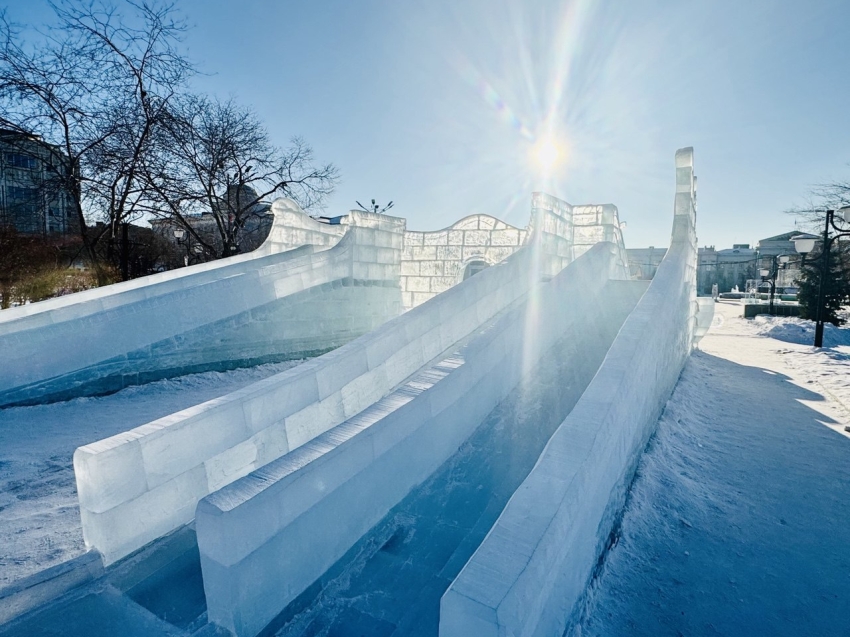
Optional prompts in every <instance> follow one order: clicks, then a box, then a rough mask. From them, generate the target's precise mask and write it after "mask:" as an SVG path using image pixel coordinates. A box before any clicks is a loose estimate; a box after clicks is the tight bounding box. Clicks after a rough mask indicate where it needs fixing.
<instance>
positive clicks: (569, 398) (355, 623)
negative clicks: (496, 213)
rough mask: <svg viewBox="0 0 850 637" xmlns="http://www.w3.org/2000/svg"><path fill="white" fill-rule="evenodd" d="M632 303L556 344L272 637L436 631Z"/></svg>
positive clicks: (383, 636)
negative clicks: (601, 329) (443, 602)
mask: <svg viewBox="0 0 850 637" xmlns="http://www.w3.org/2000/svg"><path fill="white" fill-rule="evenodd" d="M632 306H633V303H632V302H629V300H628V299H624V302H623V303H621V304H620V306H619V307H617V308H616V311H615V312H612V315H611V316H609V317H606V318H607V320H606V321H605V322H604V323H605V324H606V325H608V326H609V329H608V332H609V333H608V334H606V338H604V339H593V341H592V342H581V343H577V342H575V341H574V340H570V341H561V342H559V343H558V344H557V345H556V346H555V347H553V348H552V350H550V352H549V353H548V354H547V355H546V356H545V357H544V359H543V360H542V361H541V364H540V365H539V366H537V367H536V368H535V369H534V373H533V375H532V377H531V378H529V379H527V380H526V382H524V383H522V384H521V385H520V386H519V387H517V388H516V389H515V390H514V391H513V392H512V393H511V395H510V396H509V397H508V399H507V400H505V401H503V403H502V404H501V405H500V406H499V407H498V408H497V409H495V410H494V411H493V412H492V413H491V414H490V415H489V416H488V418H487V419H486V420H485V421H484V423H483V424H482V425H481V427H480V428H479V429H478V430H477V431H476V433H475V434H474V435H473V436H472V438H470V439H469V440H468V441H467V443H466V444H464V445H463V447H461V449H460V450H459V451H458V452H457V453H456V454H455V455H454V456H453V457H452V458H451V459H450V460H449V461H448V462H446V463H445V464H444V465H443V466H442V467H441V468H440V469H439V470H438V471H437V472H436V473H435V474H434V475H432V476H431V478H430V479H429V480H428V481H427V482H425V483H424V484H422V485H420V486H419V487H418V488H416V489H415V490H414V491H413V492H412V493H411V494H410V495H408V496H407V497H406V498H405V499H404V500H403V501H402V502H401V503H400V504H398V505H397V506H396V507H395V508H394V509H393V510H392V511H390V513H389V514H388V515H387V516H386V517H385V518H384V519H383V520H382V521H381V522H380V523H379V524H378V525H376V526H375V527H374V528H373V529H372V531H370V532H369V533H368V534H367V535H366V536H365V537H364V538H362V539H361V540H360V542H358V543H357V544H356V545H355V546H354V547H353V548H352V549H351V550H350V551H349V552H348V553H347V554H346V555H345V556H344V557H343V558H342V559H341V560H339V561H338V562H337V563H336V564H335V565H334V566H333V567H332V568H331V569H330V570H329V571H328V573H326V574H325V576H323V577H322V578H321V580H320V581H319V582H317V583H316V584H314V586H313V587H311V588H310V589H308V590H307V591H306V592H305V593H304V594H302V595H301V596H300V598H298V599H297V600H296V601H295V602H293V603H292V604H291V605H290V607H289V608H288V609H287V610H286V611H284V613H283V614H282V615H281V616H280V617H279V618H278V620H277V621H276V622H273V623H272V626H271V627H272V629H275V628H277V629H278V632H277V633H276V634H277V635H278V637H296V636H297V637H308V636H309V637H312V636H314V635H335V636H339V637H343V636H346V637H347V636H350V637H354V636H357V635H369V636H370V637H372V636H374V637H386V636H389V635H392V636H394V637H401V636H411V637H412V636H422V637H426V636H427V637H434V636H436V635H437V632H438V621H439V608H440V598H441V597H442V595H443V593H444V592H445V590H446V589H447V588H448V586H449V584H451V582H452V580H453V579H454V578H455V577H456V576H457V574H458V573H459V572H460V570H461V568H463V565H464V564H465V563H466V562H467V561H468V560H469V558H470V557H471V556H472V554H473V553H474V552H475V549H477V548H478V545H479V544H480V543H481V541H482V540H483V539H484V536H485V535H486V534H487V532H488V531H489V530H490V528H491V527H492V525H493V523H494V522H495V521H496V519H497V518H498V516H499V514H500V513H501V512H502V509H503V508H504V506H505V504H506V503H507V501H508V499H509V498H510V497H511V495H512V494H513V493H514V491H515V490H516V489H517V487H518V486H519V485H520V484H521V483H522V481H523V479H525V477H526V476H527V475H528V472H529V471H530V470H531V468H532V467H533V466H534V463H535V462H536V460H537V458H538V457H539V456H540V453H541V451H542V449H543V447H544V446H545V444H546V442H547V441H548V440H549V438H550V436H551V435H552V432H553V431H554V430H555V429H556V428H557V427H558V425H559V424H560V423H561V422H562V421H563V419H564V417H565V416H566V414H567V413H569V411H570V409H572V407H573V406H574V405H575V403H576V401H578V399H579V398H580V397H581V394H582V392H583V391H584V389H585V387H586V386H587V384H588V383H589V382H590V380H591V378H592V377H593V373H594V371H595V370H596V369H597V367H598V366H599V364H601V362H602V359H603V358H604V356H605V354H606V352H607V351H608V348H609V346H610V343H611V341H612V340H613V339H614V337H615V336H616V333H617V330H618V328H619V326H620V325H621V324H622V322H623V320H625V318H626V316H627V315H628V312H629V311H630V309H631V308H632ZM616 313H619V314H618V315H616V316H615V315H613V314H616Z"/></svg>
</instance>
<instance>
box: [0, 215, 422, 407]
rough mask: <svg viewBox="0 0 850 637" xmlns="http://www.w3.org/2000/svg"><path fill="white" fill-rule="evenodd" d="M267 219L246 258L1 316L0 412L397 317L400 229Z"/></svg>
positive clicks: (397, 223)
mask: <svg viewBox="0 0 850 637" xmlns="http://www.w3.org/2000/svg"><path fill="white" fill-rule="evenodd" d="M272 212H273V214H274V222H273V224H272V228H271V230H270V233H269V236H268V238H267V239H266V241H265V242H264V243H263V245H262V246H261V247H260V248H258V249H257V250H256V251H254V252H251V253H248V254H244V255H238V256H234V257H230V258H227V259H222V260H219V261H214V262H211V263H205V264H201V265H195V266H191V267H187V268H182V269H179V270H173V271H170V272H163V273H161V274H155V275H152V276H148V277H143V278H141V279H135V280H133V281H127V282H124V283H118V284H116V285H110V286H107V287H104V288H98V289H93V290H87V291H85V292H81V293H78V294H71V295H68V296H65V297H59V298H56V299H50V300H47V301H42V302H40V303H33V304H31V305H25V306H22V307H17V308H12V309H9V310H4V311H3V312H0V351H2V352H3V358H4V361H3V365H2V366H0V407H3V406H9V405H17V404H37V403H40V402H49V401H53V400H64V399H67V398H71V397H75V396H81V395H94V394H101V393H108V392H110V391H115V390H117V389H120V388H122V387H124V386H127V385H132V384H138V383H143V382H148V381H151V380H156V379H159V378H166V377H170V376H178V375H182V374H185V373H190V372H197V371H207V370H212V369H224V368H232V367H236V366H246V365H253V364H258V363H264V362H273V361H280V360H286V359H293V358H302V357H304V356H309V355H316V354H319V353H322V352H325V351H328V350H330V349H333V348H334V347H338V346H339V345H342V344H343V343H345V342H347V341H349V340H351V339H352V338H354V337H356V336H359V335H360V334H363V333H365V332H368V331H370V330H371V329H373V328H375V327H377V326H378V325H380V324H382V323H384V322H385V321H387V320H388V319H390V318H392V317H394V316H397V315H398V314H399V313H400V312H401V309H402V306H401V294H400V291H399V289H398V277H399V257H400V254H401V249H402V241H403V233H404V226H405V222H404V220H403V219H398V218H395V217H388V216H386V215H376V214H370V213H367V212H352V213H351V214H350V215H349V217H348V220H349V224H348V225H329V224H323V223H319V222H318V221H316V220H314V219H312V218H310V217H309V216H307V215H306V214H305V213H304V212H303V211H302V210H301V209H300V208H299V207H298V205H297V204H296V203H295V202H293V201H292V200H288V199H280V200H277V201H275V202H274V204H273V205H272Z"/></svg>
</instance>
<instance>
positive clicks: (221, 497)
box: [196, 243, 622, 637]
mask: <svg viewBox="0 0 850 637" xmlns="http://www.w3.org/2000/svg"><path fill="white" fill-rule="evenodd" d="M616 253H617V251H616V247H615V246H614V245H612V244H608V243H603V244H599V245H598V246H596V247H595V248H593V249H592V250H591V251H589V252H588V253H586V254H585V255H584V256H583V257H582V258H581V259H579V260H578V261H576V262H574V263H572V264H571V265H569V266H568V267H567V268H566V269H565V270H563V271H561V272H560V274H558V275H556V276H555V278H554V279H552V280H551V281H550V282H549V283H547V284H544V285H542V286H540V287H537V286H535V287H534V288H532V289H530V290H529V288H528V287H525V288H524V290H523V292H528V294H523V295H522V300H520V301H517V303H516V304H514V306H513V307H512V308H511V309H508V310H506V312H504V313H502V314H501V315H500V316H499V318H498V319H497V320H496V321H495V323H494V324H493V325H492V326H490V327H488V328H487V329H486V330H484V331H483V333H481V334H480V335H478V336H477V337H476V338H474V339H473V340H472V341H471V342H470V343H469V344H468V345H467V346H465V347H463V348H462V349H461V350H460V351H459V352H457V353H452V354H449V355H447V356H444V357H442V358H440V359H439V360H438V361H437V362H436V363H435V364H432V365H430V366H427V367H426V368H425V369H423V370H421V371H420V373H419V374H417V375H416V376H414V377H413V378H412V379H411V380H410V381H409V382H407V383H406V384H404V385H402V386H401V387H399V388H398V389H396V390H395V391H394V392H392V393H390V394H389V395H388V396H386V397H385V398H383V399H382V400H379V401H378V402H376V403H375V404H373V405H372V406H370V407H369V408H368V409H366V410H365V411H363V412H361V413H359V414H358V415H356V416H355V417H353V418H348V419H347V420H346V421H345V422H344V423H342V424H340V425H338V426H336V427H334V428H333V429H331V430H329V431H327V432H326V433H324V434H323V435H321V436H318V437H317V438H315V439H314V440H312V441H311V442H309V443H308V444H306V445H304V446H302V447H300V448H299V449H297V450H295V451H294V452H292V453H289V454H287V455H285V456H283V457H281V458H280V459H278V460H276V461H274V462H272V463H270V464H268V465H266V466H265V467H263V468H262V469H259V470H256V471H254V472H252V473H251V474H249V475H248V476H246V477H244V478H241V479H240V480H237V481H236V482H234V483H232V484H230V485H229V486H227V487H224V488H222V489H220V490H219V491H217V492H215V493H213V494H211V495H210V496H208V497H206V498H204V499H203V500H202V501H201V502H200V503H199V505H198V510H197V516H196V529H197V533H198V546H199V549H200V553H201V564H202V569H203V576H204V588H205V592H206V596H207V608H208V613H209V618H210V621H212V622H214V623H216V624H218V625H220V626H223V627H226V628H227V629H229V630H230V631H232V632H233V633H235V634H236V635H238V636H240V637H242V636H252V635H255V634H257V633H258V632H260V630H262V629H263V627H264V626H266V625H267V624H268V622H270V621H271V620H272V619H273V618H274V617H275V616H276V615H277V614H278V613H280V612H281V611H282V610H283V609H284V608H285V607H286V605H287V604H288V603H289V602H291V601H292V600H293V599H294V598H295V597H296V596H297V595H298V594H300V593H301V592H302V591H304V590H305V589H306V588H307V587H308V586H310V585H311V584H312V583H313V582H314V581H315V580H317V579H318V578H319V577H320V576H321V575H322V574H323V573H324V572H325V571H326V570H327V569H328V568H329V567H330V566H331V565H332V564H333V563H334V562H335V561H336V560H337V559H339V558H340V557H341V556H342V555H343V554H344V553H345V552H346V551H347V550H348V549H349V548H350V547H351V546H352V545H353V544H354V543H355V542H357V540H358V539H359V538H360V537H361V536H362V535H363V534H364V533H365V532H367V531H368V530H369V529H370V528H371V527H372V526H373V525H374V524H375V523H377V522H378V521H379V520H380V519H381V518H382V517H383V516H384V515H385V514H386V513H387V511H389V509H390V508H392V507H393V506H394V505H395V504H397V503H398V502H399V501H400V500H401V499H402V498H403V497H404V496H405V495H406V494H407V493H408V492H409V491H410V490H411V489H412V488H413V487H414V486H415V485H417V484H419V483H421V482H422V481H423V480H425V479H426V478H427V477H428V476H429V475H431V474H432V473H433V472H434V471H435V470H436V469H437V468H438V467H439V466H440V465H441V464H442V463H443V462H444V461H445V460H446V459H447V458H449V457H450V456H451V455H452V454H453V453H454V452H456V451H457V449H458V448H459V447H460V445H461V444H462V443H463V442H464V441H465V440H466V439H467V438H468V437H469V436H470V435H471V434H472V433H473V432H474V431H475V430H476V428H477V427H478V426H479V425H480V423H481V422H482V421H483V420H484V418H485V417H486V416H487V415H488V414H489V413H490V412H491V411H492V410H493V409H494V407H496V405H498V404H499V403H500V402H501V401H502V400H503V399H504V398H505V396H507V395H508V394H509V393H510V391H511V390H512V389H513V388H514V387H515V386H516V385H517V383H518V382H519V381H520V379H521V378H522V376H523V375H524V374H525V373H528V372H529V371H530V370H531V369H533V368H534V366H535V365H536V363H537V361H538V359H539V358H540V357H541V356H542V354H543V353H544V352H545V351H547V350H548V349H549V348H550V347H551V346H552V344H553V343H554V342H555V341H556V340H558V339H561V338H564V337H567V338H575V339H579V338H582V337H583V335H584V332H585V330H584V329H583V326H584V325H585V323H586V321H587V320H588V318H589V317H593V316H595V315H602V316H601V317H600V319H603V318H604V315H605V307H606V301H605V298H604V297H603V290H604V289H605V288H604V284H605V283H606V282H607V281H608V280H609V279H610V278H612V277H613V276H615V275H616V274H618V273H621V272H622V264H621V263H620V262H619V260H618V259H617V257H616ZM522 254H523V253H522V252H520V253H517V254H516V255H515V257H518V256H520V255H522ZM515 257H513V258H515ZM524 267H527V264H524ZM500 269H502V267H499V266H497V267H494V268H489V269H488V270H485V271H483V272H482V273H480V274H478V275H476V276H475V277H473V278H472V279H469V280H467V281H466V282H464V283H463V284H461V285H459V286H457V287H455V288H453V289H451V290H449V291H448V292H446V293H444V294H442V295H440V296H438V297H436V298H435V299H433V300H431V301H428V302H427V303H425V304H424V305H422V306H420V307H419V308H417V309H416V310H413V312H417V311H418V310H422V311H425V310H431V318H430V319H429V321H431V320H436V319H438V318H439V320H436V322H434V323H433V329H434V330H435V332H434V333H435V335H436V333H438V332H442V330H443V329H444V327H449V326H444V325H443V324H442V323H443V322H445V321H450V320H451V319H452V317H453V316H454V312H452V311H450V310H449V307H445V308H443V307H442V306H444V305H446V304H445V299H446V298H448V296H449V295H452V294H455V295H461V294H466V293H468V290H469V289H474V286H475V285H476V284H477V283H478V282H479V281H480V282H483V281H484V280H486V278H487V277H489V278H491V279H493V280H496V281H498V282H499V284H500V286H501V287H505V286H507V285H509V284H510V282H509V281H508V280H507V279H506V277H504V276H502V275H501V274H500V273H499V270H500ZM519 296H520V295H516V297H515V298H519ZM618 301H619V299H611V300H610V302H612V303H615V302H618ZM434 309H438V310H440V311H433V310H434ZM413 312H411V313H413ZM423 314H424V312H423ZM491 316H492V314H491ZM481 318H483V317H481V316H479V320H477V321H476V322H475V323H476V326H478V325H480V324H481V323H483V322H484V321H482V320H480V319H481ZM465 322H467V323H469V320H468V319H467V320H465ZM380 332H381V333H383V332H384V330H381V331H380ZM447 343H448V341H444V342H443V344H447ZM353 345H354V343H352V344H351V345H350V346H353ZM350 346H349V347H350ZM440 347H441V346H437V345H434V346H433V347H432V350H431V351H432V353H434V354H437V353H439V351H440ZM427 358H428V356H426V357H425V359H426V360H427ZM470 634H471V633H470Z"/></svg>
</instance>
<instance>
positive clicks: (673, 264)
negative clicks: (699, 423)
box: [440, 149, 696, 637]
mask: <svg viewBox="0 0 850 637" xmlns="http://www.w3.org/2000/svg"><path fill="white" fill-rule="evenodd" d="M694 224H695V203H694V177H693V151H692V149H683V150H680V151H679V152H677V153H676V201H675V216H674V223H673V237H672V245H671V249H670V250H669V251H668V253H667V256H666V257H665V258H664V261H663V262H662V264H661V266H660V267H659V269H658V272H657V274H656V276H655V278H654V279H653V281H652V283H651V285H650V287H649V289H648V290H647V292H646V294H644V296H643V298H642V299H641V300H640V301H639V303H638V305H637V307H636V308H635V310H634V311H633V312H632V314H631V315H630V316H629V317H628V319H627V320H626V322H625V323H624V324H623V327H622V329H621V331H620V333H619V334H618V336H617V338H616V339H615V341H614V343H613V345H612V346H611V349H610V350H609V352H608V355H607V356H606V358H605V361H604V362H603V364H602V366H601V367H600V369H599V372H598V373H597V375H596V377H595V378H594V379H593V381H592V382H591V384H590V386H589V387H588V388H587V390H586V391H585V393H584V394H583V396H582V398H581V399H580V400H579V402H578V404H577V405H576V407H575V408H574V409H573V411H572V412H571V413H570V415H569V416H568V417H567V418H566V419H565V420H564V422H563V423H562V424H561V425H560V427H559V428H558V429H557V431H556V432H555V434H554V435H553V437H552V438H551V440H550V441H549V443H548V444H547V446H546V448H545V449H544V451H543V453H542V454H541V456H540V459H539V460H538V462H537V464H536V465H535V467H534V469H533V470H532V472H531V473H530V474H529V476H528V478H527V479H526V480H525V481H524V482H523V484H522V485H521V487H520V488H519V489H518V490H517V491H516V493H515V494H514V495H513V497H512V498H511V500H510V501H509V502H508V505H507V507H506V508H505V510H504V511H503V512H502V515H501V516H500V517H499V519H498V521H497V522H496V524H495V526H494V527H493V528H492V529H491V531H490V533H489V534H488V535H487V537H486V538H485V540H484V542H483V543H482V544H481V546H480V547H479V548H478V550H477V551H476V553H475V554H474V555H473V556H472V558H471V559H470V560H469V562H468V563H467V564H466V566H465V567H464V569H463V570H462V571H461V573H460V575H458V577H457V578H456V579H455V581H454V582H453V583H452V585H451V586H450V587H449V589H448V591H446V593H445V594H444V595H443V598H442V600H441V604H440V636H441V637H468V636H469V635H476V636H477V637H490V636H492V637H497V636H498V637H506V636H512V637H519V636H523V637H538V636H539V637H543V636H546V637H549V636H551V635H560V634H562V633H563V632H564V630H565V628H566V626H567V625H568V622H569V621H571V615H573V614H574V613H575V612H576V610H577V607H578V602H579V601H580V600H581V598H582V596H583V594H584V591H585V589H586V586H587V583H588V581H589V578H590V576H591V574H592V570H593V568H594V565H595V564H596V562H597V559H598V557H599V555H600V554H601V552H602V550H604V546H605V542H606V540H607V538H608V535H609V534H610V532H611V529H612V528H613V524H614V521H615V518H616V515H617V514H618V513H619V511H620V510H621V509H622V506H623V504H624V502H625V496H626V491H627V488H628V484H629V483H630V480H631V477H632V475H633V473H634V469H635V467H636V465H637V460H638V458H639V456H640V453H641V451H642V450H643V448H644V447H645V445H646V442H647V440H648V439H649V437H650V436H651V434H652V432H653V431H654V428H655V424H656V422H657V419H658V417H659V415H660V413H661V410H662V408H663V406H664V404H665V402H666V401H667V399H668V397H669V395H670V393H671V392H672V390H673V387H674V386H675V384H676V381H677V379H678V377H679V374H680V372H681V369H682V366H683V365H684V363H685V360H686V359H687V357H688V355H689V353H690V351H691V347H692V342H693V339H694V325H695V321H696V318H695V317H696V294H695V280H696V237H695V233H694Z"/></svg>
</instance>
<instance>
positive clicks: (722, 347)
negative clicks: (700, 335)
mask: <svg viewBox="0 0 850 637" xmlns="http://www.w3.org/2000/svg"><path fill="white" fill-rule="evenodd" d="M717 310H718V313H717V316H716V320H715V325H714V327H713V328H712V330H711V331H710V332H709V334H708V335H707V336H706V338H705V339H704V340H703V341H702V343H701V344H700V348H701V350H702V351H699V352H695V353H694V355H693V356H692V357H691V359H690V360H689V361H688V363H687V364H686V366H685V369H684V371H683V373H682V377H681V379H680V381H679V384H678V385H677V387H676V389H675V391H674V394H673V396H672V398H671V400H670V402H669V403H668V405H667V407H666V409H665V412H664V414H663V416H662V418H661V419H660V422H659V426H658V432H657V434H656V436H655V437H654V438H653V439H652V441H651V442H650V445H649V447H648V449H647V452H646V454H645V455H644V457H643V458H642V459H641V463H640V466H639V468H638V474H637V477H636V479H635V482H634V484H633V485H632V488H631V491H630V495H629V500H628V503H627V506H626V509H625V512H624V515H623V518H622V523H621V526H620V528H619V533H618V541H617V544H616V545H615V546H614V548H613V549H612V550H611V551H610V552H609V553H608V555H607V556H606V559H605V561H604V565H603V567H602V569H601V571H600V573H599V574H598V576H597V579H596V580H595V581H594V583H593V585H592V587H591V589H590V591H589V595H588V600H587V604H586V606H585V608H584V616H583V619H582V621H581V622H580V624H579V626H577V627H573V629H572V631H571V632H572V634H577V635H581V636H582V637H589V636H614V635H742V636H743V635H850V577H848V574H850V524H848V521H850V498H848V491H847V489H848V485H850V440H848V434H847V433H846V432H845V431H844V427H845V426H847V425H848V424H850V410H848V407H850V360H849V359H850V347H848V344H850V338H848V336H850V330H847V329H841V330H835V331H833V330H829V331H828V332H827V334H828V338H829V336H830V335H831V339H832V340H827V341H826V342H827V344H829V343H833V344H834V343H843V345H836V346H835V347H832V348H829V349H824V350H820V351H818V350H814V348H812V346H811V341H810V340H809V337H810V336H813V334H812V330H811V325H810V324H806V323H805V322H803V321H800V320H798V319H788V318H768V317H759V318H757V319H754V320H749V321H748V320H744V319H742V318H740V305H737V304H729V303H720V304H718V305H717Z"/></svg>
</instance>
